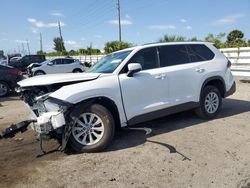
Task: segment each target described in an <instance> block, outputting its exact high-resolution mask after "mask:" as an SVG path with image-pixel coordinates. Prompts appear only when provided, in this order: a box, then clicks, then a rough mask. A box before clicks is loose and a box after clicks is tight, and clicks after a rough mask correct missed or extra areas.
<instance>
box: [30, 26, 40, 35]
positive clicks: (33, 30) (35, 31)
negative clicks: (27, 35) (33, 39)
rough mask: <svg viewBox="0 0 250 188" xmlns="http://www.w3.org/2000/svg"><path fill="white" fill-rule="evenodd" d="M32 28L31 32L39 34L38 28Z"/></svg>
mask: <svg viewBox="0 0 250 188" xmlns="http://www.w3.org/2000/svg"><path fill="white" fill-rule="evenodd" d="M30 29H31V32H32V33H34V34H37V33H38V30H37V29H36V28H34V27H31V28H30Z"/></svg>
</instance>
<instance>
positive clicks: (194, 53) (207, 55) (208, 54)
mask: <svg viewBox="0 0 250 188" xmlns="http://www.w3.org/2000/svg"><path fill="white" fill-rule="evenodd" d="M187 48H188V52H189V57H190V60H191V62H197V61H208V60H211V59H213V58H214V53H213V52H212V51H211V50H210V49H209V48H208V47H207V46H205V45H203V44H190V45H187Z"/></svg>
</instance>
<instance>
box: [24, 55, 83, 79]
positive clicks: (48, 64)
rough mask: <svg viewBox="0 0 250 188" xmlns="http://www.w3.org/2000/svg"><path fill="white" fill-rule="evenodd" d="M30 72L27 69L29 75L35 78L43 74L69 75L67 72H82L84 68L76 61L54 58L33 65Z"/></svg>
mask: <svg viewBox="0 0 250 188" xmlns="http://www.w3.org/2000/svg"><path fill="white" fill-rule="evenodd" d="M32 66H33V68H32V69H31V70H30V67H28V72H29V75H33V76H37V75H43V74H56V73H69V72H74V73H77V72H84V71H85V69H86V67H85V66H83V65H82V64H81V62H80V60H78V59H73V58H55V59H52V60H47V61H45V62H43V63H41V64H40V65H39V64H33V65H32Z"/></svg>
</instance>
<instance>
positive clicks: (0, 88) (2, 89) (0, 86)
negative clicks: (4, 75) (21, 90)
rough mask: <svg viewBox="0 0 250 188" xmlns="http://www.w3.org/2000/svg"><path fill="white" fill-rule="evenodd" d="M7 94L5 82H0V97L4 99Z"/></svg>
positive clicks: (8, 88)
mask: <svg viewBox="0 0 250 188" xmlns="http://www.w3.org/2000/svg"><path fill="white" fill-rule="evenodd" d="M9 93H10V87H9V85H8V84H7V83H6V82H3V81H0V97H6V96H7V95H8V94H9Z"/></svg>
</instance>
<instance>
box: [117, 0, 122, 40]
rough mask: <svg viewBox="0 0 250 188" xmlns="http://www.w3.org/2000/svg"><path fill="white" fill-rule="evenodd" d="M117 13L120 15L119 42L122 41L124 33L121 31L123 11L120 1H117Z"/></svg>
mask: <svg viewBox="0 0 250 188" xmlns="http://www.w3.org/2000/svg"><path fill="white" fill-rule="evenodd" d="M117 13H118V27H119V41H120V42H121V41H122V31H121V9H120V0H117Z"/></svg>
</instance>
